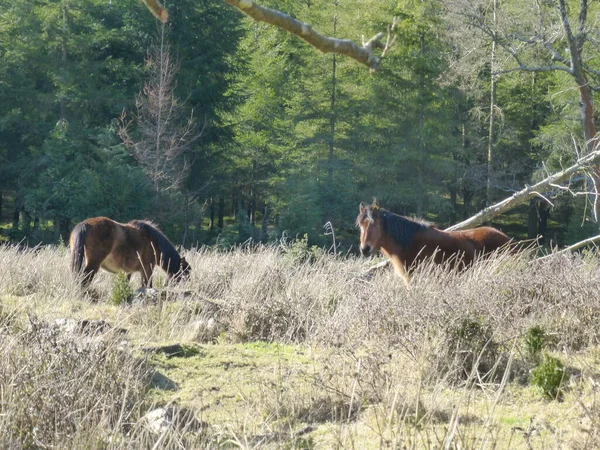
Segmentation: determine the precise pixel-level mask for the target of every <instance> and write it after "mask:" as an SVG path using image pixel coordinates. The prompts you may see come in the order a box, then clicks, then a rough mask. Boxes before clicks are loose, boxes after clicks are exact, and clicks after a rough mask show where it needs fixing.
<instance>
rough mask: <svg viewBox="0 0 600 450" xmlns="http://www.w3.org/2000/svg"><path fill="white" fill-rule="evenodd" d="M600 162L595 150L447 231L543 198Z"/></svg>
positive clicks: (467, 225) (473, 224) (462, 227)
mask: <svg viewBox="0 0 600 450" xmlns="http://www.w3.org/2000/svg"><path fill="white" fill-rule="evenodd" d="M599 160H600V150H594V151H593V152H592V153H590V154H589V155H587V156H584V157H583V158H580V159H579V160H578V161H577V163H575V164H573V165H572V166H570V167H568V168H566V169H564V170H562V171H560V172H557V173H555V174H553V175H550V176H549V177H547V178H545V179H543V180H542V181H540V182H538V183H536V184H534V185H533V186H527V187H526V188H525V189H522V190H520V191H519V192H516V193H514V194H513V195H512V196H510V197H508V198H506V199H504V200H502V201H501V202H499V203H496V204H495V205H491V206H488V207H487V208H485V209H484V210H482V211H479V212H478V213H477V214H475V215H474V216H473V217H471V218H469V219H467V220H465V221H463V222H461V223H458V224H456V225H453V226H451V227H450V228H447V231H450V230H464V229H467V228H473V227H476V226H478V225H481V224H482V223H484V222H486V221H488V220H491V219H492V218H494V217H496V216H498V215H500V214H502V213H503V212H506V211H509V210H511V209H512V208H514V207H515V206H517V205H520V204H522V203H523V202H525V201H527V200H529V199H530V198H532V197H534V196H538V197H539V196H541V192H544V191H545V190H547V189H548V188H550V187H552V185H556V184H558V183H562V182H563V181H564V180H567V179H569V178H570V177H571V176H572V175H574V174H576V173H578V172H580V171H582V170H583V169H585V168H586V167H588V166H589V165H596V164H597V163H598V161H599Z"/></svg>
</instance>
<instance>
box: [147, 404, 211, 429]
mask: <svg viewBox="0 0 600 450" xmlns="http://www.w3.org/2000/svg"><path fill="white" fill-rule="evenodd" d="M140 420H141V421H142V423H143V424H144V425H145V426H146V427H147V428H148V429H149V430H150V431H152V432H154V433H156V434H163V433H165V432H167V431H169V430H183V429H185V430H186V432H187V431H193V432H198V431H203V430H204V429H206V428H207V427H208V424H206V423H205V422H200V421H198V420H197V419H196V418H195V417H194V413H193V412H192V411H191V410H189V409H187V408H179V407H177V406H171V407H165V408H156V409H153V410H152V411H149V412H147V413H146V414H145V415H144V416H143V417H142V418H141V419H140Z"/></svg>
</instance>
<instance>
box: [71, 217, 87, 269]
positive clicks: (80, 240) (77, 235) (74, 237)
mask: <svg viewBox="0 0 600 450" xmlns="http://www.w3.org/2000/svg"><path fill="white" fill-rule="evenodd" d="M89 229H90V227H89V225H88V224H87V223H85V222H81V223H78V224H77V225H76V226H75V228H73V231H72V232H71V239H70V243H69V244H70V246H71V271H72V272H73V273H74V274H76V275H79V274H80V273H81V271H82V269H83V261H84V259H85V237H86V235H87V233H88V231H89Z"/></svg>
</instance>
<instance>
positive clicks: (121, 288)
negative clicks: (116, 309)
mask: <svg viewBox="0 0 600 450" xmlns="http://www.w3.org/2000/svg"><path fill="white" fill-rule="evenodd" d="M132 298H133V289H132V288H131V285H130V284H129V279H128V278H127V275H125V274H124V273H123V272H119V273H118V274H117V276H116V277H115V281H114V282H113V286H112V292H111V296H110V301H111V303H112V304H113V305H117V306H119V305H122V304H123V303H129V302H130V301H131V299H132Z"/></svg>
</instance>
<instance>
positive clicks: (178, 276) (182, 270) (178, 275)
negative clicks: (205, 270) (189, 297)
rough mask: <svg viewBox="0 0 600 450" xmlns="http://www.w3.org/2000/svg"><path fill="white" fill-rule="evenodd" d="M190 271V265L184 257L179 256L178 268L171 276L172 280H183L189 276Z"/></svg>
mask: <svg viewBox="0 0 600 450" xmlns="http://www.w3.org/2000/svg"><path fill="white" fill-rule="evenodd" d="M191 272H192V266H190V263H188V262H187V261H186V260H185V257H183V256H182V257H181V262H180V264H179V270H178V271H177V272H175V273H174V274H173V276H172V278H173V280H174V281H176V282H180V281H185V280H187V279H188V278H189V277H190V273H191Z"/></svg>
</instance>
